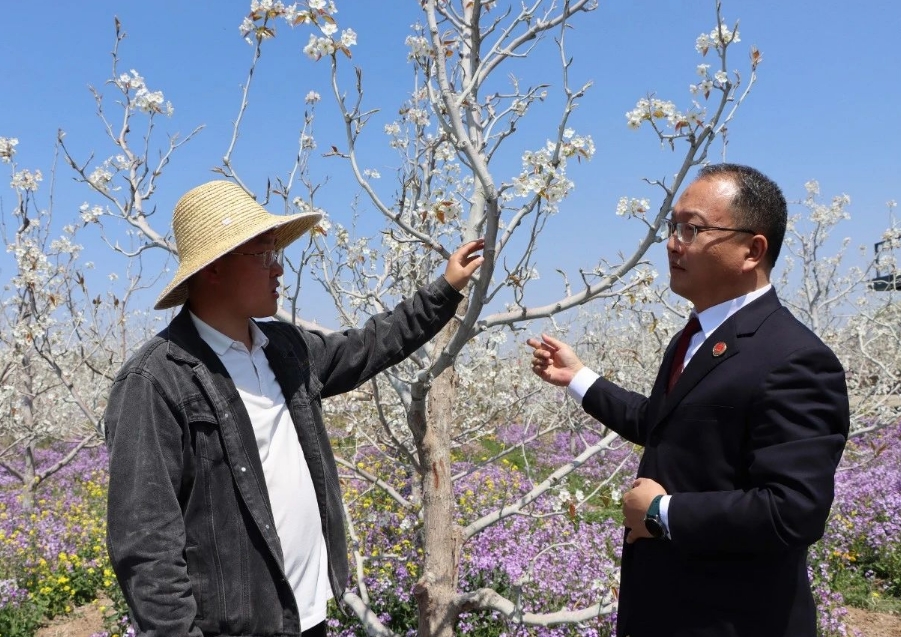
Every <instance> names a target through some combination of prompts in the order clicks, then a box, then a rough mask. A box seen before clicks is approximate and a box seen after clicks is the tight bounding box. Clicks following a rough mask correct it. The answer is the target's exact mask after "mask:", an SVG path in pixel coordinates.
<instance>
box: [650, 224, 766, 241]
mask: <svg viewBox="0 0 901 637" xmlns="http://www.w3.org/2000/svg"><path fill="white" fill-rule="evenodd" d="M663 222H664V223H665V224H666V226H665V230H666V236H665V237H663V238H664V239H669V238H670V237H671V236H673V235H676V239H678V240H679V243H681V244H684V245H689V244H690V243H691V242H692V241H694V240H695V237H697V236H698V233H700V232H706V231H708V230H725V231H726V232H744V233H746V234H757V232H756V231H754V230H748V229H747V228H722V227H720V226H699V225H697V224H694V223H688V222H687V221H673V220H672V219H664V220H663ZM660 229H661V230H664V227H663V226H661V228H660Z"/></svg>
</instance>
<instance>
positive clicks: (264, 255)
mask: <svg viewBox="0 0 901 637" xmlns="http://www.w3.org/2000/svg"><path fill="white" fill-rule="evenodd" d="M226 254H237V255H238V256H241V257H260V265H262V266H263V269H264V270H268V269H269V268H271V267H272V266H274V265H275V264H276V263H278V262H279V261H281V258H282V251H281V250H264V251H263V252H238V251H237V250H232V251H231V252H227V253H226Z"/></svg>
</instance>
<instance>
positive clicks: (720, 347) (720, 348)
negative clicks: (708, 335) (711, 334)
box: [713, 341, 726, 356]
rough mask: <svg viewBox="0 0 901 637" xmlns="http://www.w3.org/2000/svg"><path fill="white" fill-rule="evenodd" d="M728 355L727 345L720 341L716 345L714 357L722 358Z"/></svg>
mask: <svg viewBox="0 0 901 637" xmlns="http://www.w3.org/2000/svg"><path fill="white" fill-rule="evenodd" d="M725 353H726V344H725V343H724V342H723V341H720V342H719V343H717V344H716V345H714V346H713V355H714V356H722V355H723V354H725Z"/></svg>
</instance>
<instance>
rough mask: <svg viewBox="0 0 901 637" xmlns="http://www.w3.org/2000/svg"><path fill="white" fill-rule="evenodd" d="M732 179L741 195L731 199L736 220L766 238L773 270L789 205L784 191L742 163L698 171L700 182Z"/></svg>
mask: <svg viewBox="0 0 901 637" xmlns="http://www.w3.org/2000/svg"><path fill="white" fill-rule="evenodd" d="M717 177H721V178H724V179H729V180H730V181H731V182H732V183H733V184H735V186H736V188H737V189H738V192H737V193H736V195H735V197H734V198H733V199H732V210H733V211H734V217H735V218H734V219H733V221H734V222H735V223H736V224H737V225H740V226H741V227H743V228H748V229H749V230H754V231H755V232H759V233H760V234H762V235H763V236H765V237H766V241H767V260H768V261H769V265H770V269H772V268H773V266H774V265H776V259H777V258H778V257H779V252H780V251H781V250H782V241H783V240H784V239H785V226H786V224H787V223H788V205H787V204H786V203H785V196H784V195H783V194H782V190H781V189H780V188H779V186H778V185H776V182H774V181H773V180H772V179H770V178H769V177H767V176H766V175H764V174H763V173H762V172H760V171H759V170H757V169H756V168H751V167H750V166H742V165H741V164H709V165H707V166H704V167H703V168H701V170H700V171H698V179H715V178H717Z"/></svg>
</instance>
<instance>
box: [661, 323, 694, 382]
mask: <svg viewBox="0 0 901 637" xmlns="http://www.w3.org/2000/svg"><path fill="white" fill-rule="evenodd" d="M700 330H701V322H700V321H699V320H698V317H697V315H695V314H692V315H691V318H690V319H688V323H686V325H685V329H683V330H682V333H681V334H680V335H679V340H678V342H677V343H676V353H675V355H674V356H673V365H672V367H670V372H669V384H668V385H667V387H666V391H667V393H669V392H671V391H672V390H673V387H674V386H675V385H676V381H677V380H679V376H681V375H682V368H683V367H684V365H683V361H684V360H685V353H686V352H687V351H688V343H689V341H691V337H692V336H694V335H695V334H696V333H697V332H699V331H700Z"/></svg>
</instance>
